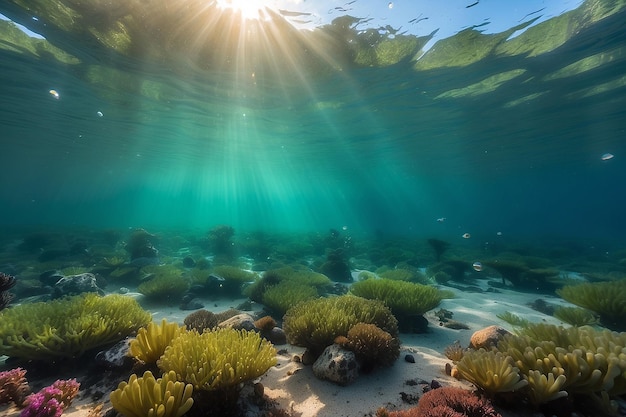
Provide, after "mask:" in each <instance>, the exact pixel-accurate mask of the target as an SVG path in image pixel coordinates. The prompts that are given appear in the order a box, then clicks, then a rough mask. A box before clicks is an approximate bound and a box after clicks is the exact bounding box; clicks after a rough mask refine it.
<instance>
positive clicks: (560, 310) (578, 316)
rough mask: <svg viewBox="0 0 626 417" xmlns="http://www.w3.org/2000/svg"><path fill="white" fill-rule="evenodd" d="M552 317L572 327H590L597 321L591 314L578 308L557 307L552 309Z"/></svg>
mask: <svg viewBox="0 0 626 417" xmlns="http://www.w3.org/2000/svg"><path fill="white" fill-rule="evenodd" d="M554 317H556V318H557V319H559V320H561V321H563V322H565V323H567V324H570V325H572V326H578V327H580V326H590V325H593V324H596V323H597V322H598V319H597V318H596V316H595V314H593V312H591V311H589V310H587V309H584V308H579V307H564V306H557V307H556V308H555V309H554Z"/></svg>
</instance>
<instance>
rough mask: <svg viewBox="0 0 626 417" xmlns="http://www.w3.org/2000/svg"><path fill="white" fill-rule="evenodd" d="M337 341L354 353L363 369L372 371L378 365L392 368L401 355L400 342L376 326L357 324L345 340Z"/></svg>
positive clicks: (338, 339)
mask: <svg viewBox="0 0 626 417" xmlns="http://www.w3.org/2000/svg"><path fill="white" fill-rule="evenodd" d="M335 341H339V342H340V344H341V345H342V346H343V347H345V348H346V349H349V350H351V351H353V352H354V354H355V355H356V357H357V359H359V360H360V361H361V369H362V370H364V371H367V370H371V369H373V368H375V367H376V366H377V365H380V366H390V365H393V363H394V362H395V361H396V359H398V356H399V355H400V341H399V340H398V338H396V337H393V336H392V335H391V334H389V333H387V332H386V331H384V330H382V329H381V328H380V327H378V326H376V325H375V324H368V323H357V324H355V325H354V326H352V328H351V329H350V330H349V331H348V335H347V337H345V338H342V337H341V336H339V337H338V338H337V339H335Z"/></svg>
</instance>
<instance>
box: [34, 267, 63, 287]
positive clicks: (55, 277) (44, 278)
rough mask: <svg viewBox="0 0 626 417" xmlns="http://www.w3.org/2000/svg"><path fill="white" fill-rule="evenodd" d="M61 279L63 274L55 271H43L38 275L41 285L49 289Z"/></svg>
mask: <svg viewBox="0 0 626 417" xmlns="http://www.w3.org/2000/svg"><path fill="white" fill-rule="evenodd" d="M61 278H63V274H62V273H60V272H59V271H56V270H51V271H45V272H42V273H41V275H39V281H40V282H41V283H42V284H43V285H47V286H49V287H52V286H53V285H54V284H56V283H57V282H59V280H60V279H61Z"/></svg>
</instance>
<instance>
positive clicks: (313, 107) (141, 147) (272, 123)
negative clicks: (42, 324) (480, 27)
mask: <svg viewBox="0 0 626 417" xmlns="http://www.w3.org/2000/svg"><path fill="white" fill-rule="evenodd" d="M9 3H10V4H9ZM20 3H21V2H19V1H18V2H2V5H0V13H3V14H5V15H6V16H8V17H10V18H11V19H13V20H15V21H16V22H19V23H22V24H24V25H25V26H27V27H29V28H30V29H32V30H33V31H36V32H38V33H42V34H43V35H44V36H45V37H46V39H47V43H48V44H50V45H54V47H55V48H56V49H55V50H54V51H52V52H50V50H49V49H48V50H44V49H43V46H42V45H44V44H45V43H46V41H44V40H37V41H35V40H33V39H31V38H28V37H27V36H26V35H24V34H22V33H21V32H19V31H18V30H16V29H15V28H14V26H12V24H11V23H10V22H6V21H0V34H1V35H0V73H1V74H2V88H0V130H1V134H0V144H1V150H0V155H1V159H2V174H0V199H1V201H2V203H1V204H0V223H2V224H3V225H5V226H15V225H19V226H40V225H52V226H61V227H65V226H77V225H78V226H88V227H93V228H99V227H120V228H127V227H146V228H160V229H167V228H190V229H193V228H199V229H204V230H207V229H208V228H210V227H212V226H214V225H216V224H229V225H232V226H233V227H234V228H235V229H236V230H265V231H302V230H327V229H329V228H337V229H340V228H342V227H344V226H345V227H346V228H347V229H348V230H350V231H352V232H353V233H355V234H359V233H362V234H371V233H380V232H381V231H382V232H385V233H392V234H401V235H409V236H419V237H432V236H436V237H439V238H445V239H458V240H462V238H461V235H462V234H463V233H466V232H467V233H470V234H471V235H472V237H473V238H476V241H477V242H484V241H488V240H491V239H496V238H497V236H499V235H498V233H499V232H500V233H501V236H499V237H503V238H504V237H506V238H510V239H518V238H519V239H535V240H541V239H544V238H546V237H567V238H575V239H591V238H593V239H596V238H600V239H606V240H617V241H619V240H620V239H623V236H624V233H625V232H626V216H624V213H625V207H626V192H625V189H624V184H625V183H626V169H625V165H624V160H625V159H624V158H625V157H626V142H625V128H626V87H625V85H626V80H625V78H624V77H625V74H626V59H625V58H626V46H625V45H626V43H625V41H626V38H625V37H626V26H625V24H624V22H626V15H625V12H624V11H623V9H622V6H621V4H620V3H619V2H596V1H587V2H584V3H583V5H582V6H580V8H579V9H577V10H575V11H573V12H569V13H566V14H564V15H563V16H566V18H567V23H564V20H563V16H560V17H554V18H552V19H547V20H545V21H543V22H542V23H540V24H537V25H536V26H535V27H534V28H531V29H529V30H527V31H526V32H525V33H524V34H522V35H520V36H518V37H516V38H514V39H511V40H509V41H506V37H507V36H504V37H503V38H502V39H500V41H499V46H498V48H494V49H493V50H491V52H490V53H484V56H483V55H482V54H483V52H484V48H483V46H484V45H485V44H486V43H488V42H490V40H491V39H493V37H494V36H498V35H487V34H483V35H480V34H479V33H478V32H477V31H475V32H474V34H475V35H476V36H475V37H472V36H467V35H468V34H467V33H466V32H461V33H459V34H457V35H454V36H453V37H452V38H448V39H447V41H448V42H450V41H451V40H452V41H453V42H451V43H448V44H445V43H443V42H445V40H439V43H435V45H434V46H433V47H432V48H431V49H429V50H428V52H426V54H425V55H424V56H422V57H421V58H419V59H416V57H415V56H414V55H413V54H411V56H408V57H407V58H406V59H403V60H400V61H399V62H395V63H393V65H388V62H366V63H365V64H363V63H361V64H359V63H358V62H356V63H355V61H356V60H357V59H356V58H355V55H354V51H355V50H354V49H350V48H348V47H346V48H344V49H341V48H336V49H329V48H326V49H323V50H322V49H321V48H319V49H320V50H317V49H316V48H315V46H316V45H317V46H320V45H323V46H325V47H327V46H328V45H337V44H339V43H341V42H346V43H344V44H342V45H344V46H345V45H352V44H353V43H354V42H357V41H358V42H361V41H363V39H364V38H363V37H361V38H359V37H358V36H357V34H359V31H358V30H357V29H354V26H352V27H350V25H347V26H344V27H342V30H341V31H340V30H339V29H338V28H339V26H335V27H332V26H326V28H325V29H318V30H317V32H316V31H313V32H309V35H306V36H308V38H307V39H309V41H307V42H305V41H303V39H304V38H305V36H304V35H303V38H302V39H300V38H297V37H290V36H293V30H294V29H285V28H284V27H283V26H278V28H277V29H276V30H275V31H274V32H273V33H270V32H262V31H258V32H256V34H253V35H249V36H252V37H253V38H254V39H256V43H253V44H245V43H240V44H238V45H237V44H235V45H237V46H233V45H232V44H229V43H228V42H230V41H225V40H224V39H231V40H232V39H237V38H236V36H235V35H233V33H235V32H236V31H237V30H238V29H239V28H240V27H239V26H236V27H235V29H231V32H232V33H231V32H224V31H222V32H219V33H217V32H218V29H220V30H221V29H224V27H225V26H224V25H223V24H222V23H223V22H222V23H219V22H218V23H216V26H213V28H216V29H215V30H214V31H213V32H211V30H212V29H211V30H209V29H207V25H206V21H207V20H206V18H208V17H210V10H209V11H205V14H206V16H204V17H203V19H205V20H202V21H200V20H201V19H200V17H198V18H197V19H195V20H190V22H189V24H185V25H180V24H178V26H176V27H174V26H172V24H170V23H168V20H167V16H168V15H167V14H165V13H163V14H160V15H158V16H157V15H156V14H155V15H152V16H147V18H146V16H144V18H146V21H148V22H150V23H149V24H148V23H145V26H146V31H145V33H144V34H143V37H142V38H141V39H139V40H137V39H135V38H133V42H134V43H133V44H132V45H133V46H132V47H130V48H129V49H125V50H122V49H119V50H116V48H115V47H111V45H110V43H111V42H113V41H108V40H107V39H105V38H103V37H102V36H100V37H98V36H95V35H93V33H99V34H102V33H105V32H106V30H108V29H109V28H110V27H114V25H115V24H116V22H117V23H119V22H128V20H124V19H127V18H128V15H124V13H126V12H128V13H134V12H136V13H139V12H141V10H139V8H140V6H138V5H135V6H136V7H137V10H134V9H131V10H130V11H124V13H120V15H119V16H116V15H115V14H114V11H112V10H111V9H103V10H100V9H98V8H94V10H96V12H98V11H99V12H101V15H98V14H97V13H96V12H93V13H92V14H89V13H87V12H86V11H80V10H79V11H78V12H77V13H79V14H80V13H81V12H82V13H83V19H84V22H83V23H82V24H83V25H84V27H89V28H91V29H89V30H91V32H89V31H88V30H87V29H85V30H83V29H80V28H81V26H80V25H79V24H77V25H76V26H75V27H72V28H70V29H68V28H66V27H64V26H63V25H62V24H61V23H59V22H62V19H61V18H60V17H59V18H58V20H54V19H52V18H51V19H50V20H49V21H46V19H45V17H44V16H43V15H42V14H41V13H39V14H38V16H39V18H38V20H33V19H32V14H31V12H29V11H28V10H27V8H23V9H22V8H20V6H19V4H20ZM129 4H133V5H134V3H129ZM172 4H177V3H172ZM130 7H131V6H129V8H130ZM133 7H134V6H133ZM181 13H182V12H181ZM124 16H126V17H124ZM567 16H570V17H567ZM571 16H573V17H571ZM157 18H160V19H161V20H158V19H157ZM180 21H181V20H180V19H179V20H177V22H180ZM55 23H56V26H55ZM79 23H80V22H79ZM168 24H169V26H168ZM220 24H222V26H220ZM89 25H91V26H89ZM111 25H113V26H111ZM202 25H204V26H202ZM139 26H140V25H139V24H136V25H135V26H133V25H132V24H129V27H134V28H135V29H136V28H137V27H139ZM361 27H362V26H361ZM361 27H359V28H361ZM538 28H539V29H540V30H537V29H538ZM92 29H93V30H92ZM331 29H332V30H331ZM533 29H534V30H535V31H533ZM98 31H100V32H98ZM131 32H132V31H131ZM89 33H92V35H89ZM133 33H135V32H133ZM311 33H316V34H320V33H322V34H323V35H324V39H325V40H326V41H327V43H324V44H320V43H315V42H312V41H310V39H311V37H312V36H313V35H311ZM281 34H287V36H284V37H282V38H281ZM361 35H362V36H363V34H361ZM229 36H231V38H229ZM350 36H352V37H354V39H352V40H349V39H350ZM103 39H104V40H103ZM277 39H278V41H277ZM355 39H356V40H355ZM420 39H421V38H420ZM455 40H456V42H454V41H455ZM379 41H380V39H379ZM37 42H40V43H37ZM107 42H109V43H107ZM363 42H364V41H363ZM37 45H39V46H37ZM364 45H365V44H364ZM376 45H377V43H376V42H374V43H372V45H371V46H370V47H367V46H362V47H361V49H359V51H361V52H362V53H364V54H367V53H370V52H372V51H373V50H374V49H375V47H376ZM529 45H530V46H532V47H528V46H529ZM524 47H528V48H526V49H524ZM38 48H39V49H38ZM445 48H448V49H446V51H447V52H448V53H447V56H448V57H450V56H457V57H460V58H459V60H458V61H455V60H454V59H447V60H441V59H439V57H440V56H441V55H437V54H438V53H441V52H442V50H443V49H445ZM516 48H519V49H516ZM60 51H63V52H64V54H66V55H62V54H61V52H60ZM294 51H298V53H294ZM69 56H71V58H69ZM472 56H482V58H468V60H466V61H463V60H462V59H461V58H463V57H472ZM423 67H427V68H423ZM50 90H55V91H56V92H58V95H59V98H58V99H56V98H55V96H54V95H53V94H51V93H50V92H49V91H50ZM99 112H100V113H99ZM605 153H611V154H613V155H614V156H615V157H614V158H612V159H610V160H602V155H603V154H605ZM438 218H445V221H443V222H438V221H437V219H438Z"/></svg>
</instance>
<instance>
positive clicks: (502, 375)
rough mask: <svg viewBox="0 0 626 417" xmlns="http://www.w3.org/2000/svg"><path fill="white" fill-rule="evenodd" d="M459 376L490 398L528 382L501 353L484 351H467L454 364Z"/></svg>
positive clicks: (518, 387)
mask: <svg viewBox="0 0 626 417" xmlns="http://www.w3.org/2000/svg"><path fill="white" fill-rule="evenodd" d="M456 367H457V369H458V371H459V376H460V377H461V378H463V379H466V380H468V381H470V382H471V383H473V384H474V385H476V386H477V387H478V388H480V389H481V390H482V391H484V392H485V393H487V394H488V395H490V396H493V395H494V394H495V393H497V392H509V391H516V390H518V389H520V388H522V387H524V386H526V385H528V382H527V381H525V380H523V379H522V378H521V376H520V373H519V369H518V368H517V367H515V366H514V365H513V360H512V359H511V358H510V357H509V356H506V355H504V354H502V353H501V352H494V351H491V350H490V351H487V350H484V349H479V350H472V351H468V352H466V353H465V354H464V355H463V358H462V359H461V360H460V361H458V362H457V363H456Z"/></svg>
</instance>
